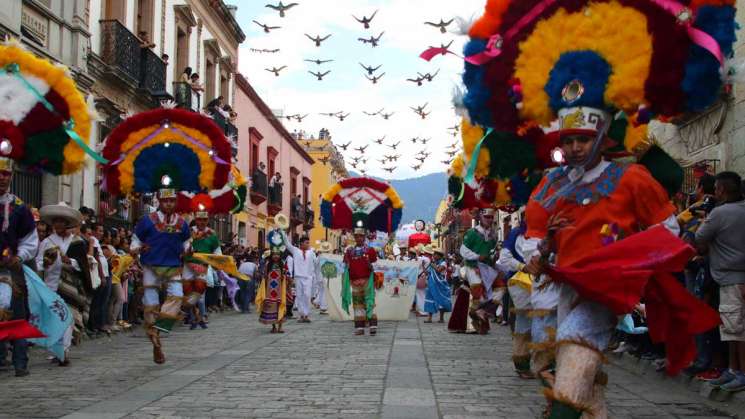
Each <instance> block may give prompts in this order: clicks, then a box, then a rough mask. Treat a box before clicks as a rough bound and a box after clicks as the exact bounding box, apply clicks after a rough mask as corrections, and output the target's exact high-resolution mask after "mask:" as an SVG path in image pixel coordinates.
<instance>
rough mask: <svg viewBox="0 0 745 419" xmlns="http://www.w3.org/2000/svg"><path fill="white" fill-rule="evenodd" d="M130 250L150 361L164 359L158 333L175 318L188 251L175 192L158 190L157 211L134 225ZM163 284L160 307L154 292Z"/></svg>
mask: <svg viewBox="0 0 745 419" xmlns="http://www.w3.org/2000/svg"><path fill="white" fill-rule="evenodd" d="M134 233H135V234H134V235H132V243H131V245H130V249H131V250H132V252H133V253H134V254H139V256H140V263H141V264H142V268H143V277H142V283H143V286H144V288H145V295H144V296H143V300H142V301H143V305H144V307H145V310H144V312H145V319H144V320H145V329H146V330H147V335H148V337H149V338H150V341H151V342H152V344H153V361H154V362H155V363H156V364H162V363H164V362H166V357H165V355H164V354H163V349H162V347H161V343H160V332H161V331H163V332H166V333H168V332H170V330H171V329H172V328H173V324H174V323H175V322H176V321H177V320H178V319H179V313H180V311H181V302H182V299H183V296H184V293H183V289H182V286H181V270H182V263H183V262H182V260H183V256H184V254H185V253H186V252H187V251H188V252H190V238H191V231H190V230H189V224H188V223H187V222H186V221H185V220H184V219H183V218H181V217H180V216H179V215H178V214H176V191H175V190H174V189H169V188H164V189H160V190H159V191H158V210H157V211H155V212H152V213H150V214H149V215H146V216H144V217H142V218H141V219H140V221H139V222H138V223H137V225H136V226H135V231H134ZM164 286H165V287H166V300H165V302H164V303H163V305H162V307H161V305H160V296H159V295H158V291H159V290H160V289H161V288H162V287H164Z"/></svg>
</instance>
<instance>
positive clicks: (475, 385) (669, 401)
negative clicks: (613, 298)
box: [0, 313, 727, 419]
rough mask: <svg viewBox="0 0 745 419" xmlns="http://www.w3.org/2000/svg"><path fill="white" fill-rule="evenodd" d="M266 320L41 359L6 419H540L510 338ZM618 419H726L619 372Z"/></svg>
mask: <svg viewBox="0 0 745 419" xmlns="http://www.w3.org/2000/svg"><path fill="white" fill-rule="evenodd" d="M268 332H269V329H268V328H267V327H263V326H262V325H260V324H259V323H258V322H257V321H256V316H255V314H250V315H238V314H234V313H225V314H222V315H215V316H213V319H212V322H211V323H210V328H209V329H208V330H195V331H189V330H187V329H186V328H183V327H182V328H178V329H177V330H176V331H175V332H174V333H172V334H171V336H169V337H168V338H166V339H164V346H165V351H166V356H167V357H168V361H167V363H166V364H165V365H164V366H157V365H155V364H153V363H152V361H151V349H150V348H151V347H150V344H149V342H148V341H147V340H146V339H145V338H143V337H142V331H141V330H137V331H135V332H133V333H131V334H120V335H116V336H114V337H112V338H110V339H109V338H102V339H97V340H93V341H86V342H84V343H83V345H82V346H79V347H74V348H73V358H72V365H71V366H70V367H68V368H60V367H57V366H54V365H51V364H49V363H48V361H47V360H46V354H45V353H42V352H41V351H38V350H33V351H32V354H33V355H32V361H31V366H30V369H31V375H30V376H28V377H25V378H14V377H13V376H12V374H11V371H2V372H0V417H8V418H10V417H14V418H15V417H66V418H119V417H130V418H155V417H240V418H248V417H262V418H263V417H271V418H299V417H308V418H320V417H324V418H352V417H353V418H355V419H363V418H437V417H441V418H451V419H455V418H477V417H478V418H533V417H537V416H538V415H539V414H540V412H541V410H542V408H543V397H542V396H541V395H540V393H539V390H538V386H537V383H536V381H533V380H531V381H525V380H520V379H518V378H517V377H516V376H515V374H514V373H513V371H512V364H511V360H510V356H511V354H510V348H511V346H510V336H509V331H508V329H507V328H505V327H496V328H495V329H493V330H492V334H490V335H489V336H486V337H485V336H474V335H456V334H449V333H448V332H447V331H446V328H445V326H444V325H442V324H438V323H434V324H425V323H422V322H421V321H419V322H417V321H415V320H414V319H413V318H412V319H410V320H409V321H408V322H406V323H393V322H384V323H383V324H382V325H381V330H380V333H379V335H378V336H375V337H370V336H365V337H363V338H360V337H355V336H352V327H351V324H345V323H333V322H330V321H328V320H327V319H326V318H321V319H319V317H318V316H315V317H314V322H313V323H312V324H309V325H305V324H303V325H300V324H297V323H295V322H294V321H292V320H291V321H290V322H289V323H288V325H287V333H285V334H284V335H273V334H269V333H268ZM608 372H609V375H610V384H609V389H608V390H609V391H608V399H609V403H610V410H611V417H613V418H641V417H649V418H653V417H654V418H703V417H707V418H710V417H727V416H726V415H725V414H724V413H720V412H717V410H715V409H714V408H712V407H709V405H707V404H706V399H704V398H701V397H699V396H698V395H696V394H693V393H690V392H686V391H684V390H681V389H676V388H668V387H661V386H659V385H658V384H656V383H654V382H646V380H644V379H643V378H640V377H637V376H635V375H631V374H629V373H627V372H625V371H623V370H620V369H618V368H616V367H613V366H610V367H608Z"/></svg>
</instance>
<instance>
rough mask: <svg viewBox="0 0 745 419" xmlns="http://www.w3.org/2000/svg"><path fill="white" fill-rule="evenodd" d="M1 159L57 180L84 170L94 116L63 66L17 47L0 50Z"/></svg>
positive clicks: (92, 153)
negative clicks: (50, 175) (41, 172)
mask: <svg viewBox="0 0 745 419" xmlns="http://www.w3.org/2000/svg"><path fill="white" fill-rule="evenodd" d="M0 68H1V70H0V97H2V100H1V101H0V138H2V142H1V143H0V155H1V156H2V157H9V158H11V159H13V160H16V161H18V162H19V163H21V164H23V165H25V166H28V167H30V168H32V169H39V170H44V171H46V172H49V173H51V174H54V175H60V174H70V173H74V172H77V171H78V170H80V169H81V168H82V167H83V163H84V161H85V154H86V153H87V154H89V155H91V156H93V157H94V158H95V159H96V160H98V161H99V162H105V160H103V159H102V158H101V157H100V156H98V155H97V154H96V153H95V152H94V151H93V150H92V149H91V148H90V147H89V146H88V141H89V138H90V130H91V114H92V113H93V112H92V111H90V110H89V107H88V105H87V104H86V101H85V99H84V98H83V95H82V94H81V93H80V91H78V89H77V87H76V86H75V82H74V81H73V80H72V78H71V77H70V74H69V72H68V71H67V69H66V68H65V67H63V66H59V65H55V64H52V63H51V62H49V61H47V60H45V59H42V58H38V57H36V56H35V55H33V54H32V53H30V52H28V51H25V50H24V49H23V48H21V47H20V46H19V45H16V44H15V43H11V42H8V43H5V44H3V45H0Z"/></svg>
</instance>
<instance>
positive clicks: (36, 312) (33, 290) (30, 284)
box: [23, 265, 72, 359]
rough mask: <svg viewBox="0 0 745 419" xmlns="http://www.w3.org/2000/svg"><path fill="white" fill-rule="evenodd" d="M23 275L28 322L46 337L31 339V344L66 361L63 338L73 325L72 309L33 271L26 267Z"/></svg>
mask: <svg viewBox="0 0 745 419" xmlns="http://www.w3.org/2000/svg"><path fill="white" fill-rule="evenodd" d="M23 273H24V274H25V275H26V289H27V290H28V308H29V313H30V315H29V319H28V321H29V323H31V324H32V325H33V326H34V327H36V328H37V329H39V330H40V331H41V332H42V333H44V334H45V335H46V337H44V338H35V339H29V342H33V343H34V344H36V345H39V346H42V347H44V348H46V349H47V350H48V351H50V352H52V353H53V354H54V356H56V357H57V358H58V359H65V347H64V345H63V344H62V337H63V336H64V334H65V330H67V328H68V327H70V325H71V324H72V313H71V312H70V308H69V307H67V304H66V303H65V300H63V299H62V297H60V296H59V294H57V293H56V292H54V291H52V290H50V289H49V288H47V285H46V284H45V283H44V281H42V280H41V278H39V276H38V275H36V272H34V270H33V269H31V268H29V267H28V266H25V265H24V266H23Z"/></svg>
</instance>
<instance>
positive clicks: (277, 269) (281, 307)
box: [255, 232, 289, 333]
mask: <svg viewBox="0 0 745 419" xmlns="http://www.w3.org/2000/svg"><path fill="white" fill-rule="evenodd" d="M273 236H281V235H280V234H279V233H276V232H272V233H270V238H269V243H270V247H271V255H270V256H269V260H268V261H267V262H266V268H265V269H264V275H263V279H262V282H261V285H260V286H259V289H258V292H257V293H256V301H255V303H256V309H257V310H258V311H259V322H261V323H263V324H271V325H272V332H271V333H284V331H283V330H282V323H283V322H284V318H285V312H286V310H287V283H288V279H289V274H288V272H287V266H286V264H285V261H284V259H283V258H282V253H283V252H284V245H283V244H282V245H275V243H274V241H273V240H272V237H273ZM280 240H281V237H280Z"/></svg>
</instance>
